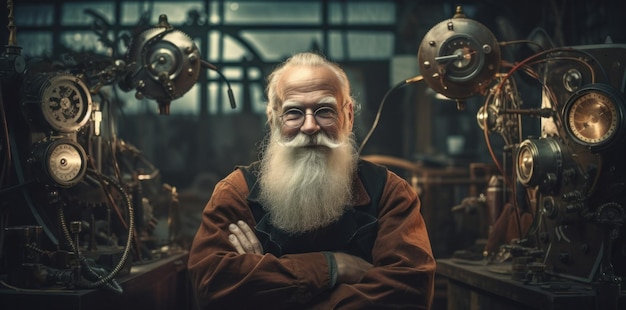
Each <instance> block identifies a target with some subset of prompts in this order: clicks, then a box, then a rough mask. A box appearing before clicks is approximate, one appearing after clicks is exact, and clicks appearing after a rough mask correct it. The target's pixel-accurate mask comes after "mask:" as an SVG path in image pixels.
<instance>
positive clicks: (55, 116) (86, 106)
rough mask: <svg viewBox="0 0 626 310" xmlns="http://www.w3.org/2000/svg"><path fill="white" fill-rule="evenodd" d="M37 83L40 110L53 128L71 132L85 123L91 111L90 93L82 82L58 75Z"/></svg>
mask: <svg viewBox="0 0 626 310" xmlns="http://www.w3.org/2000/svg"><path fill="white" fill-rule="evenodd" d="M37 82H38V84H37V85H38V87H40V90H39V91H40V92H39V100H40V107H41V113H42V115H43V118H44V120H45V121H46V122H47V124H48V125H49V126H50V127H51V128H52V129H53V130H55V131H59V132H71V131H76V130H78V129H79V128H80V127H82V126H83V125H85V123H86V122H87V121H88V120H89V116H90V114H91V95H90V93H89V89H88V88H87V86H86V85H85V83H84V82H83V81H81V80H80V79H78V78H77V77H74V76H72V75H69V74H58V75H55V76H52V77H49V78H48V77H45V76H44V77H41V78H40V79H39V80H38V81H37Z"/></svg>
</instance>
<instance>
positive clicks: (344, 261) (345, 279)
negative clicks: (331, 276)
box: [333, 252, 374, 284]
mask: <svg viewBox="0 0 626 310" xmlns="http://www.w3.org/2000/svg"><path fill="white" fill-rule="evenodd" d="M333 254H334V255H335V261H336V262H337V284H339V283H348V284H351V283H356V282H359V281H361V279H362V278H363V275H364V274H365V272H366V271H368V270H370V269H371V268H373V267H374V265H372V264H370V263H368V262H367V261H365V260H364V259H362V258H360V257H357V256H354V255H350V254H346V253H341V252H335V253H333Z"/></svg>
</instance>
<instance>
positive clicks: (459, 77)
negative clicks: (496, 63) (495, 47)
mask: <svg viewBox="0 0 626 310" xmlns="http://www.w3.org/2000/svg"><path fill="white" fill-rule="evenodd" d="M484 59H485V57H484V54H483V53H482V52H480V45H478V43H477V42H476V40H474V39H473V38H472V37H470V36H465V35H459V36H454V37H451V38H450V39H448V40H447V41H446V42H444V43H443V45H442V46H441V48H440V49H439V55H438V56H436V57H435V61H436V62H437V63H438V64H447V67H446V69H447V71H446V76H447V77H448V78H449V79H450V80H451V81H455V82H464V81H470V80H471V79H472V78H474V77H475V76H476V75H477V74H478V73H479V72H480V69H482V65H483V63H484Z"/></svg>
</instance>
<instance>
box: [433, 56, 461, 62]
mask: <svg viewBox="0 0 626 310" xmlns="http://www.w3.org/2000/svg"><path fill="white" fill-rule="evenodd" d="M461 59H463V55H461V54H452V55H447V56H437V57H435V60H436V61H437V62H439V63H442V62H449V61H453V60H461Z"/></svg>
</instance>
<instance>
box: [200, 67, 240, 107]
mask: <svg viewBox="0 0 626 310" xmlns="http://www.w3.org/2000/svg"><path fill="white" fill-rule="evenodd" d="M200 63H201V64H202V67H204V68H207V69H211V70H213V71H215V72H217V74H219V76H220V77H221V78H222V80H224V82H226V86H227V87H228V91H227V92H228V101H230V107H231V108H232V109H234V108H236V107H237V104H236V103H235V95H233V90H232V88H230V82H229V81H228V79H227V78H226V77H225V76H224V74H223V73H222V72H221V71H220V70H219V69H217V67H216V66H215V65H214V64H212V63H210V62H208V61H206V60H201V61H200Z"/></svg>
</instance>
